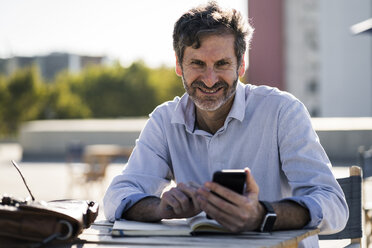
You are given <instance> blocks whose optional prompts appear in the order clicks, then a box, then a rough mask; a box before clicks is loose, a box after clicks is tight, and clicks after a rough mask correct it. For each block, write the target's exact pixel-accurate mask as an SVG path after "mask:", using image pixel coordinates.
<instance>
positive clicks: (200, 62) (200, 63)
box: [191, 60, 204, 66]
mask: <svg viewBox="0 0 372 248" xmlns="http://www.w3.org/2000/svg"><path fill="white" fill-rule="evenodd" d="M191 64H192V65H197V66H203V65H204V62H203V61H200V60H193V61H191Z"/></svg>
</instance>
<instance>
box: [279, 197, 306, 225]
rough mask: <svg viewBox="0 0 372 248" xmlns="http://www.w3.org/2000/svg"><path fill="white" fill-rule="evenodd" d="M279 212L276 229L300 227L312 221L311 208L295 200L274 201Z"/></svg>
mask: <svg viewBox="0 0 372 248" xmlns="http://www.w3.org/2000/svg"><path fill="white" fill-rule="evenodd" d="M272 206H273V208H274V210H275V213H276V214H277V219H276V221H275V224H274V229H275V230H283V229H300V228H303V227H304V226H305V225H306V224H307V223H308V222H309V221H310V213H309V210H308V209H307V208H305V207H302V206H301V205H299V204H298V203H296V202H293V201H283V202H275V203H272Z"/></svg>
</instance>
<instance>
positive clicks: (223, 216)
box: [197, 194, 242, 231]
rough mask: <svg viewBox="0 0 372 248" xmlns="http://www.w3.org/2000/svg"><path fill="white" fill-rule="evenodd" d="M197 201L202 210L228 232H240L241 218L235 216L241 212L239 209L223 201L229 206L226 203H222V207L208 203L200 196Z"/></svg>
mask: <svg viewBox="0 0 372 248" xmlns="http://www.w3.org/2000/svg"><path fill="white" fill-rule="evenodd" d="M212 195H213V194H212ZM211 197H212V196H211ZM213 197H217V196H213ZM217 198H219V197H217ZM197 199H198V202H199V205H200V208H201V209H202V210H203V211H204V212H206V213H207V214H208V216H210V217H211V218H213V219H214V220H216V221H217V222H218V223H220V224H221V225H222V226H224V227H225V228H227V229H228V230H230V231H237V230H238V229H237V227H239V226H241V225H242V224H241V223H240V220H239V217H238V216H235V214H234V213H235V212H236V211H238V210H239V209H237V207H236V206H234V205H232V204H230V203H227V202H226V201H223V200H222V201H223V202H225V203H227V204H228V205H229V206H226V205H224V203H222V204H221V205H214V204H213V203H212V202H210V201H208V200H207V199H206V198H204V197H203V196H202V195H198V197H197ZM238 223H239V224H238ZM237 224H238V225H237Z"/></svg>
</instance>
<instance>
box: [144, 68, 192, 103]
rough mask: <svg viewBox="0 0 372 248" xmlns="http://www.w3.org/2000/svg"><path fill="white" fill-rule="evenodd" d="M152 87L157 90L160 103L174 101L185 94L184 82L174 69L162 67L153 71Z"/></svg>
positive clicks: (151, 76) (157, 98)
mask: <svg viewBox="0 0 372 248" xmlns="http://www.w3.org/2000/svg"><path fill="white" fill-rule="evenodd" d="M149 80H150V85H152V86H153V87H154V88H155V89H156V93H155V94H156V100H157V102H158V103H162V102H165V101H169V100H172V99H173V98H174V97H175V96H182V95H183V94H184V93H185V89H184V88H183V84H182V80H181V78H180V77H178V76H177V74H176V72H175V69H174V68H168V67H164V66H163V67H160V68H158V69H153V70H151V73H150V79H149Z"/></svg>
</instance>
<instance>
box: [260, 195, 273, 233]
mask: <svg viewBox="0 0 372 248" xmlns="http://www.w3.org/2000/svg"><path fill="white" fill-rule="evenodd" d="M259 203H260V204H261V205H262V206H263V207H264V208H265V210H266V214H265V216H264V219H263V221H262V224H261V227H260V231H261V232H271V231H272V230H273V227H274V223H275V221H276V213H275V211H274V208H273V207H272V206H271V204H270V203H269V202H267V201H259Z"/></svg>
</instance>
